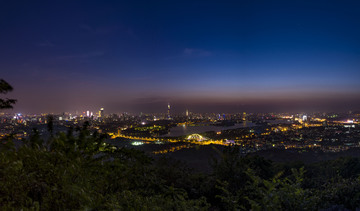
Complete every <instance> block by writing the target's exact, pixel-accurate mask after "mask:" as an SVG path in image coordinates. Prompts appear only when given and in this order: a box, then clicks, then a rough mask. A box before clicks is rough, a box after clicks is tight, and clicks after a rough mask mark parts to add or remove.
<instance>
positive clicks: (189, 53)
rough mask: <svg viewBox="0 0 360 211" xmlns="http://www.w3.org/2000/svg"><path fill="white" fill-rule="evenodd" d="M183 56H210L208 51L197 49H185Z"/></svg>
mask: <svg viewBox="0 0 360 211" xmlns="http://www.w3.org/2000/svg"><path fill="white" fill-rule="evenodd" d="M183 54H184V55H185V56H195V57H207V56H211V55H212V53H211V52H210V51H206V50H203V49H197V48H185V49H184V51H183Z"/></svg>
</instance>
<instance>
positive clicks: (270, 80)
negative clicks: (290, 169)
mask: <svg viewBox="0 0 360 211" xmlns="http://www.w3.org/2000/svg"><path fill="white" fill-rule="evenodd" d="M359 7H360V3H358V2H355V1H346V2H341V3H340V2H338V1H316V2H304V1H291V2H288V1H275V2H266V1H262V2H256V3H255V2H251V1H239V2H236V3H234V2H227V1H225V2H221V3H216V2H215V1H207V2H206V4H205V3H200V2H192V1H181V2H171V3H170V2H167V1H159V2H156V3H151V4H150V3H149V2H146V1H143V2H141V1H133V2H131V3H130V2H127V3H125V2H116V3H114V2H86V1H77V2H70V1H69V2H61V3H60V2H59V3H55V2H46V1H44V2H36V3H34V2H23V3H22V4H19V3H16V2H6V3H4V4H3V6H2V8H1V9H0V27H1V29H2V32H3V33H1V34H0V45H1V46H2V47H1V48H2V50H1V51H0V70H1V73H2V74H1V77H2V78H3V79H4V80H6V81H7V82H9V83H10V84H11V85H12V86H13V87H14V91H13V92H12V93H9V94H7V95H6V96H7V97H10V98H15V99H17V100H18V102H17V104H16V105H15V107H14V109H13V112H26V113H38V112H54V113H60V112H66V111H75V110H79V111H80V110H82V111H86V110H92V111H98V110H99V109H100V108H102V107H104V108H105V109H106V110H107V111H108V112H110V113H116V112H124V111H128V112H163V113H166V112H167V104H168V103H170V104H171V109H172V111H173V112H177V113H179V112H185V110H186V109H189V111H193V112H202V111H203V112H243V111H249V112H256V111H264V112H271V111H274V112H277V111H299V112H302V111H310V110H316V111H321V110H324V111H327V110H329V111H346V110H356V109H358V108H359V106H360V84H359V78H360V71H359V69H360V51H359V49H360V40H359V39H358V37H360V23H359V21H358V20H359V19H360V14H359V13H358V8H359ZM6 112H12V111H11V110H6Z"/></svg>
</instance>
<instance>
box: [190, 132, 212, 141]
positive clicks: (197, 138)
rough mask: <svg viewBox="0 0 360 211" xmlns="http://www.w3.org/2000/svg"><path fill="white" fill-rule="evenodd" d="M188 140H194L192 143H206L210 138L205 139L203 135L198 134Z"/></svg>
mask: <svg viewBox="0 0 360 211" xmlns="http://www.w3.org/2000/svg"><path fill="white" fill-rule="evenodd" d="M186 139H187V140H192V141H206V140H208V138H206V137H203V136H202V135H200V134H196V133H195V134H191V135H189V136H188V137H187V138H186Z"/></svg>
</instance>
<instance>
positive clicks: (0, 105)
mask: <svg viewBox="0 0 360 211" xmlns="http://www.w3.org/2000/svg"><path fill="white" fill-rule="evenodd" d="M12 90H13V88H12V86H11V85H10V84H9V83H7V82H6V81H5V80H3V79H0V94H7V93H8V92H11V91H12ZM15 103H16V100H15V99H8V98H5V99H2V98H0V109H7V108H13V105H14V104H15Z"/></svg>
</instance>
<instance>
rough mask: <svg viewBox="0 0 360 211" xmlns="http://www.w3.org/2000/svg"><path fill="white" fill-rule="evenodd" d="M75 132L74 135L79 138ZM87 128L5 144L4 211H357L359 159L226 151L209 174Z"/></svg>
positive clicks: (0, 195)
mask: <svg viewBox="0 0 360 211" xmlns="http://www.w3.org/2000/svg"><path fill="white" fill-rule="evenodd" d="M75 134H76V135H75ZM105 138H106V136H105V135H101V134H98V133H94V134H91V133H90V132H89V130H88V129H87V127H86V125H85V126H84V127H82V128H76V129H70V130H69V131H68V132H67V133H59V134H54V135H51V137H50V138H48V139H46V140H43V139H42V137H40V136H39V134H38V133H37V132H36V131H34V133H33V134H32V136H31V137H30V138H29V139H27V140H23V142H24V144H23V145H22V146H20V147H15V146H14V145H13V141H12V140H13V138H12V137H11V136H9V137H7V138H5V139H4V140H2V141H1V145H0V146H1V152H0V204H1V207H2V209H3V210H13V209H15V210H21V209H23V210H26V209H31V210H70V209H71V210H73V209H74V210H79V209H81V210H83V209H87V210H113V209H117V210H250V209H252V210H321V209H333V210H334V209H335V210H338V209H343V210H344V209H349V210H355V209H357V208H360V180H359V174H360V160H359V158H351V157H343V158H338V159H335V160H328V161H323V162H316V163H311V164H306V165H305V164H303V163H301V162H297V163H275V162H272V161H270V160H267V159H265V158H263V157H261V156H255V155H253V156H245V157H244V156H242V155H241V153H240V151H239V149H238V148H236V147H225V148H224V149H223V150H222V151H219V157H218V158H217V159H214V160H212V161H211V171H209V173H199V172H198V171H193V170H191V169H190V168H189V167H187V166H186V165H184V164H183V163H182V162H179V161H177V160H176V159H170V158H166V157H162V158H160V159H156V160H154V159H152V158H151V157H149V156H147V155H146V154H145V153H144V152H142V151H138V150H135V149H127V148H117V147H114V146H112V145H108V144H105V143H104V140H105Z"/></svg>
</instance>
